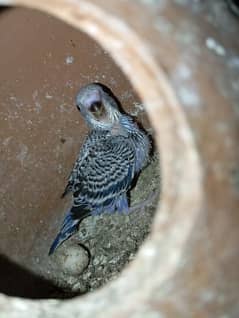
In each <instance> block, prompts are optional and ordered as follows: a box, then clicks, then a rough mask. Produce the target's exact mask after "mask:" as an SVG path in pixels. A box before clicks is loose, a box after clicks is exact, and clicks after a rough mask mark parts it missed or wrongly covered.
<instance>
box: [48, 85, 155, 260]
mask: <svg viewBox="0 0 239 318" xmlns="http://www.w3.org/2000/svg"><path fill="white" fill-rule="evenodd" d="M76 106H77V108H78V110H79V111H80V113H81V115H82V116H83V118H84V120H85V121H86V123H87V125H88V127H89V133H88V136H87V137H86V139H85V142H84V143H83V145H82V147H81V150H80V152H79V155H78V157H77V160H76V162H75V164H74V167H73V169H72V172H71V174H70V176H69V179H68V183H67V186H66V188H65V191H64V193H63V195H62V197H64V196H65V195H66V194H67V193H69V192H72V194H73V203H72V206H71V208H70V209H69V211H68V212H67V214H66V216H65V219H64V221H63V224H62V227H61V229H60V232H59V233H58V235H57V236H56V238H55V240H54V242H53V243H52V245H51V247H50V250H49V255H51V254H52V253H53V252H54V251H55V250H56V248H58V247H59V245H61V244H62V243H63V242H64V241H65V240H67V239H68V238H70V237H71V236H72V235H73V234H75V233H76V232H77V231H78V227H79V223H80V222H81V221H82V219H84V218H85V217H87V216H91V215H99V214H101V213H113V212H115V211H118V212H119V213H128V212H129V210H130V208H129V203H128V196H127V194H128V192H129V190H130V189H131V187H132V183H133V181H134V180H135V178H137V176H138V174H139V173H140V171H141V170H142V168H143V167H144V166H145V165H146V164H147V162H148V159H149V153H150V148H151V143H150V140H149V137H148V135H147V134H146V133H145V132H144V131H143V130H142V129H140V128H139V127H138V125H137V123H136V122H135V121H134V120H133V118H131V117H130V116H129V115H127V114H125V113H124V112H123V111H121V109H120V108H119V103H118V101H117V99H116V98H115V97H114V95H113V94H112V93H111V91H110V90H109V89H108V88H107V87H106V86H104V85H101V84H99V83H92V84H88V85H86V86H84V87H83V88H81V89H80V91H79V93H78V94H77V97H76Z"/></svg>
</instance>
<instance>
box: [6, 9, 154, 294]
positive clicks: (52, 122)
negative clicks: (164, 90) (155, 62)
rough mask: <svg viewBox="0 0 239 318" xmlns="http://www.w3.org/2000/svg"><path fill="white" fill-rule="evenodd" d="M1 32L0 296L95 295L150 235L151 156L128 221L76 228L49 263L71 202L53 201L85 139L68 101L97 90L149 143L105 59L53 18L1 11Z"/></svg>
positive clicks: (135, 105)
mask: <svg viewBox="0 0 239 318" xmlns="http://www.w3.org/2000/svg"><path fill="white" fill-rule="evenodd" d="M29 25H31V28H29ZM19 26H20V27H19ZM6 29H8V30H9V32H8V34H6V33H5V31H4V30H6ZM0 30H2V32H1V33H0V38H1V43H2V46H3V49H2V51H1V56H2V59H1V61H2V62H1V78H2V82H3V85H1V91H0V94H1V135H2V136H1V137H2V138H1V139H2V145H3V156H2V157H1V158H2V159H1V167H2V169H1V171H2V184H1V202H2V204H1V218H2V222H1V273H2V274H1V275H2V278H1V282H2V283H1V287H0V291H1V292H2V293H5V294H7V295H10V296H18V297H27V298H68V297H72V296H75V295H79V294H83V293H86V292H88V291H92V290H95V289H96V288H98V287H100V286H102V285H104V284H105V283H106V282H107V281H109V280H112V279H113V278H115V277H117V276H118V274H119V272H120V271H121V270H122V268H123V267H124V266H125V265H126V264H127V263H128V262H129V261H130V260H133V259H134V258H135V254H136V252H137V250H138V248H139V246H140V245H141V243H142V242H143V241H144V239H145V237H146V236H147V235H148V233H149V231H150V226H151V221H152V217H153V214H154V211H155V208H156V203H157V197H158V194H159V172H158V158H157V153H156V149H153V151H152V153H151V159H150V162H149V164H148V166H147V167H146V168H145V169H144V170H143V171H142V173H141V175H140V176H139V178H138V179H137V182H136V185H135V186H134V188H133V189H132V191H130V196H131V197H130V202H131V208H133V209H134V211H132V213H130V214H128V215H119V214H117V213H115V214H111V215H105V214H104V215H100V216H94V217H89V218H86V219H84V220H83V221H82V222H81V224H80V228H79V232H78V234H77V235H74V236H73V237H72V238H71V239H70V240H69V241H66V242H65V243H64V244H62V245H61V247H59V249H58V250H57V251H56V252H55V254H54V255H52V256H50V257H49V256H48V250H49V247H50V245H51V243H52V241H53V239H54V237H55V236H56V234H57V232H58V231H59V229H60V227H61V223H62V221H63V218H64V215H65V214H66V211H67V210H68V209H69V206H70V205H71V198H70V197H67V198H64V199H61V198H60V197H61V193H62V192H63V190H64V187H65V184H66V182H67V177H68V175H69V173H70V171H71V169H72V165H73V163H74V161H75V158H76V156H77V154H78V152H79V149H80V146H81V145H82V143H83V142H84V139H85V136H86V134H87V128H86V124H85V122H84V121H83V119H82V117H81V116H80V114H79V113H78V111H77V109H76V107H75V106H74V104H75V102H74V100H75V95H76V93H77V91H78V90H79V88H80V87H81V86H83V85H85V84H88V83H90V82H102V83H104V84H105V85H107V86H109V87H110V88H111V89H112V90H113V92H114V93H115V95H116V96H117V97H118V99H119V100H120V102H121V104H122V106H123V108H124V110H125V111H127V113H129V114H130V115H131V116H134V117H135V118H137V121H138V122H139V123H140V124H142V126H143V127H144V129H145V130H146V131H147V133H148V134H149V135H152V129H151V127H150V124H149V121H148V118H147V116H146V114H145V110H144V107H143V104H142V101H141V100H140V98H139V96H138V95H137V94H136V92H135V90H134V89H133V88H132V86H131V84H130V82H129V80H128V79H127V78H126V76H125V75H124V74H123V73H122V71H121V70H120V68H119V67H118V66H117V65H116V64H115V62H114V61H113V60H112V58H111V57H110V55H109V54H108V52H106V51H105V50H104V49H102V48H101V47H100V46H99V45H98V44H97V43H96V42H95V41H94V40H92V39H91V38H89V37H88V36H87V35H86V34H84V33H82V32H79V31H77V30H76V29H73V28H72V27H70V26H68V25H66V24H64V23H63V22H61V21H59V20H57V19H55V18H53V17H52V16H49V15H46V14H43V13H40V12H37V11H33V10H29V9H23V8H14V9H9V10H4V12H2V14H1V20H0ZM9 39H11V41H9ZM16 48H17V49H16ZM151 139H152V138H151ZM152 142H153V140H152ZM79 244H80V246H79ZM23 286H24V288H23ZM36 286H37V288H36Z"/></svg>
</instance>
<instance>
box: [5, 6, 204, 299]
mask: <svg viewBox="0 0 239 318" xmlns="http://www.w3.org/2000/svg"><path fill="white" fill-rule="evenodd" d="M16 3H17V4H20V5H22V6H25V7H29V8H34V9H38V10H40V11H43V12H46V13H48V14H51V15H53V16H55V17H56V18H59V19H61V20H62V21H63V22H66V23H68V24H70V25H71V26H73V27H76V28H78V29H80V30H81V31H84V32H86V33H87V34H88V35H89V36H91V37H92V38H94V39H95V40H96V41H97V42H98V43H99V44H100V45H101V46H102V47H104V48H105V49H106V50H107V51H109V53H110V54H111V56H112V58H113V59H114V61H115V62H116V63H117V64H118V65H119V66H120V68H121V69H122V71H123V72H124V73H125V74H126V76H127V77H128V78H129V80H130V81H131V83H132V85H133V87H134V88H135V89H136V91H137V93H138V94H139V96H140V97H141V99H142V101H143V102H144V103H145V105H146V110H147V112H148V115H149V118H150V121H151V123H152V126H153V128H154V130H155V139H156V143H157V146H158V147H160V154H161V176H162V193H161V200H160V209H159V207H158V210H157V214H156V217H155V220H154V224H153V228H152V233H151V235H150V237H149V238H148V239H147V240H146V242H145V243H144V244H143V246H142V247H141V249H140V251H139V253H138V255H137V257H136V259H135V261H133V262H132V263H131V265H130V266H129V267H128V268H126V269H125V270H124V271H123V273H122V275H121V276H120V277H119V278H118V279H116V280H115V281H113V282H112V283H110V284H107V285H106V286H104V287H103V288H102V289H100V290H98V291H96V292H95V293H93V294H90V295H86V296H85V297H81V299H82V300H83V302H85V301H86V299H87V298H88V300H89V301H90V299H91V298H92V297H93V295H94V294H96V293H97V294H98V297H100V296H99V295H100V293H102V292H106V290H107V289H108V288H109V285H112V286H115V287H116V288H117V286H118V285H119V284H122V282H123V281H124V280H127V277H131V279H132V281H133V278H132V276H134V275H138V267H140V266H138V264H139V263H143V264H144V266H146V267H148V268H150V266H151V264H152V262H153V261H154V256H155V255H156V254H157V253H158V252H159V251H160V252H162V250H163V245H165V246H167V251H164V259H162V261H161V263H160V264H159V268H158V269H157V275H158V276H157V282H158V283H159V282H161V283H163V282H164V281H165V280H167V279H168V278H169V277H170V276H171V275H173V273H174V271H175V270H176V268H177V265H178V263H179V262H180V256H181V253H182V251H183V247H184V244H185V243H186V241H187V239H188V238H189V235H190V232H191V229H192V227H193V225H194V223H195V220H196V217H197V215H198V213H199V211H200V206H201V204H200V202H201V199H202V187H201V184H202V173H201V169H200V162H199V155H198V153H197V149H196V147H195V144H194V140H193V135H192V131H191V129H190V126H189V124H188V122H187V119H186V116H185V113H184V110H183V108H182V106H181V105H180V104H179V102H178V100H177V98H176V96H175V94H174V92H173V90H172V88H171V86H170V83H169V81H168V79H167V76H166V74H165V73H164V71H163V69H162V68H161V67H160V65H158V64H157V63H156V62H155V60H154V58H153V56H152V55H151V53H150V52H149V51H148V49H147V47H146V45H145V43H144V41H143V39H141V38H140V37H139V36H138V35H137V34H136V33H135V32H134V30H133V29H131V28H130V26H129V25H127V24H126V23H125V22H124V21H120V20H119V19H118V18H117V17H116V16H113V15H112V14H110V13H109V12H105V11H103V10H102V9H101V8H100V7H98V6H96V5H93V4H91V3H88V2H87V1H71V2H69V1H67V0H61V1H58V5H56V2H55V1H31V0H21V1H16ZM12 4H13V3H11V5H12ZM184 189H190V194H189V193H187V191H184ZM192 202H193V205H192ZM144 279H145V280H147V275H145V277H144ZM141 283H142V282H141ZM129 284H130V282H128V283H127V285H128V289H129V291H130V286H129ZM135 287H136V286H133V285H132V290H133V289H134V288H135ZM9 298H13V297H9ZM92 300H93V299H92ZM119 300H120V299H119ZM27 301H31V302H36V301H32V300H27ZM74 301H75V300H66V301H65V303H71V302H74ZM77 301H78V302H79V301H80V300H79V299H78V300H77ZM44 302H47V301H45V300H41V304H43V303H44Z"/></svg>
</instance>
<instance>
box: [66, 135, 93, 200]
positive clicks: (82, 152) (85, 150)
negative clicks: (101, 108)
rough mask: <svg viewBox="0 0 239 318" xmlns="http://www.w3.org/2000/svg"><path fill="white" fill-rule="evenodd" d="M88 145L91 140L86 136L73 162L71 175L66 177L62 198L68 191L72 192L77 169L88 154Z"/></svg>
mask: <svg viewBox="0 0 239 318" xmlns="http://www.w3.org/2000/svg"><path fill="white" fill-rule="evenodd" d="M90 144H91V140H90V136H88V137H87V138H86V140H85V142H84V143H83V145H82V147H81V150H80V153H79V155H78V157H77V160H76V161H75V163H74V166H73V168H72V170H71V173H70V175H69V177H68V182H67V185H66V187H65V190H64V192H63V193H62V195H61V197H62V198H64V197H65V195H67V194H68V193H69V192H70V191H72V187H73V185H74V182H75V180H76V179H77V175H78V171H79V167H80V166H81V164H82V163H83V162H84V160H85V158H86V157H87V156H88V154H89V149H90Z"/></svg>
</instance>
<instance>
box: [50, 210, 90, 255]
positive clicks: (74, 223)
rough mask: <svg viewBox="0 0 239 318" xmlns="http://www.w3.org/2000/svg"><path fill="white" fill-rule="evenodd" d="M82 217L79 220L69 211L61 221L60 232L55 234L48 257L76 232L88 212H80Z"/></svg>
mask: <svg viewBox="0 0 239 318" xmlns="http://www.w3.org/2000/svg"><path fill="white" fill-rule="evenodd" d="M82 212H83V213H82V215H81V216H80V218H79V217H78V218H77V217H75V215H74V212H73V213H72V210H70V211H69V212H68V213H67V214H66V217H65V219H64V221H63V224H62V227H61V230H60V232H59V233H58V234H57V236H56V238H55V240H54V241H53V243H52V245H51V247H50V249H49V253H48V255H51V254H53V253H54V252H55V250H56V249H57V248H58V247H59V246H60V245H61V244H62V243H63V242H64V241H66V240H67V239H68V238H70V237H71V236H72V235H73V234H75V233H76V232H77V230H78V226H79V223H80V222H81V221H82V219H83V218H84V217H86V216H87V215H89V212H87V211H82Z"/></svg>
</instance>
